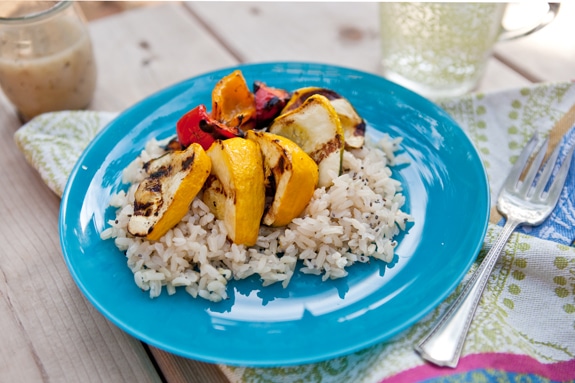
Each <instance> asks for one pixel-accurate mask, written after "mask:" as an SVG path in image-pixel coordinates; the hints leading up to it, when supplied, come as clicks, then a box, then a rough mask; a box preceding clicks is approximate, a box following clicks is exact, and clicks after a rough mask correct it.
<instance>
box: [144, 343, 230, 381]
mask: <svg viewBox="0 0 575 383" xmlns="http://www.w3.org/2000/svg"><path fill="white" fill-rule="evenodd" d="M150 351H151V353H152V355H153V356H154V358H155V360H156V363H157V364H158V366H159V367H160V369H161V370H162V374H163V375H164V377H165V378H166V380H167V381H168V382H170V383H227V382H228V379H227V378H226V376H225V375H224V373H223V372H222V370H220V367H219V366H218V365H216V364H211V363H204V362H199V361H197V360H192V359H186V358H182V357H179V356H176V355H173V354H170V353H167V352H165V351H162V350H160V349H157V348H154V347H150Z"/></svg>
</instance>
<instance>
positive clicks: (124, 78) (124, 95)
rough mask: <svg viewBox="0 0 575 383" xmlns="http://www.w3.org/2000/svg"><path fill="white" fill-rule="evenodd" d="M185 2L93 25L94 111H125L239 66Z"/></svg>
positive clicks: (107, 19)
mask: <svg viewBox="0 0 575 383" xmlns="http://www.w3.org/2000/svg"><path fill="white" fill-rule="evenodd" d="M193 21H194V20H193V19H192V18H191V17H190V15H189V14H188V13H187V11H186V9H185V8H183V7H182V6H181V4H179V3H164V4H159V5H151V6H147V7H143V8H139V9H134V10H131V11H128V12H124V13H121V14H118V15H114V16H110V17H108V18H104V19H98V20H95V21H94V22H92V23H90V29H91V32H92V40H93V43H94V50H95V51H96V56H97V67H98V89H97V94H96V97H95V99H94V101H93V103H92V105H91V107H90V108H91V109H96V110H122V109H125V108H127V107H129V106H131V105H133V104H134V103H135V102H137V101H139V100H141V99H143V98H145V97H147V96H149V95H150V94H152V93H154V92H156V91H158V90H160V89H162V88H164V87H166V86H169V85H172V84H174V83H177V82H180V81H183V80H185V79H187V78H189V77H192V76H195V75H198V74H201V73H204V72H208V71H211V70H215V69H218V68H221V67H226V66H230V65H234V64H236V63H237V61H236V60H235V58H234V57H233V56H232V55H231V54H230V53H229V52H228V51H226V50H225V49H224V48H223V47H222V46H221V45H220V44H219V43H218V42H217V40H215V39H214V37H213V36H211V35H210V34H209V33H208V32H207V31H206V30H205V29H204V28H203V27H202V26H201V25H200V24H199V23H197V22H193Z"/></svg>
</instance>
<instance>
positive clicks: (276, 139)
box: [247, 131, 318, 226]
mask: <svg viewBox="0 0 575 383" xmlns="http://www.w3.org/2000/svg"><path fill="white" fill-rule="evenodd" d="M247 138H248V139H249V140H252V141H255V142H257V143H258V144H259V147H260V150H261V152H262V156H263V164H264V174H265V176H266V178H270V177H271V178H272V180H273V182H271V185H270V186H271V187H270V189H271V191H272V194H273V201H272V203H271V205H270V206H269V207H268V209H267V211H266V213H265V215H264V217H263V220H262V221H263V223H264V224H266V225H269V226H285V225H287V224H288V223H290V222H291V221H292V220H293V219H294V218H296V217H298V216H299V215H300V214H301V213H302V212H303V211H304V209H305V207H306V206H307V204H308V203H309V201H310V199H311V197H312V196H313V193H314V191H315V188H316V186H317V181H318V168H317V164H316V163H315V162H314V160H312V159H311V157H310V156H308V155H307V154H306V153H305V152H304V151H303V150H301V148H300V147H299V146H297V145H296V144H295V143H294V142H293V141H291V140H289V139H287V138H285V137H282V136H278V135H275V134H271V133H265V132H254V131H249V132H248V133H247Z"/></svg>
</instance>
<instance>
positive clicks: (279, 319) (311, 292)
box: [60, 63, 489, 366]
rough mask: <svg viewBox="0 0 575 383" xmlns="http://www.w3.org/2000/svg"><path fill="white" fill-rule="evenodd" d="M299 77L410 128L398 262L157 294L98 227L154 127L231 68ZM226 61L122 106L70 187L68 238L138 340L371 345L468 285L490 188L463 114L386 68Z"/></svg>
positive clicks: (198, 344)
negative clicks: (338, 275) (218, 291)
mask: <svg viewBox="0 0 575 383" xmlns="http://www.w3.org/2000/svg"><path fill="white" fill-rule="evenodd" d="M237 68H239V69H241V70H242V72H243V74H244V76H245V78H246V80H247V81H248V84H251V83H252V82H253V81H254V80H260V81H264V82H265V83H267V84H268V85H270V86H273V87H279V88H285V89H288V90H294V89H296V88H299V87H303V86H320V87H327V88H331V89H333V90H335V91H336V92H338V93H340V94H341V95H343V96H344V97H346V98H347V99H348V100H350V101H351V103H352V104H353V105H354V106H355V107H356V109H357V110H358V112H359V113H360V114H361V115H362V116H363V117H364V118H365V119H366V120H367V122H368V134H369V135H371V136H372V137H375V138H377V137H378V136H381V135H382V134H383V133H388V134H390V135H391V136H392V137H398V136H401V137H403V143H402V144H401V151H402V154H403V155H405V156H407V157H408V158H409V160H410V163H409V164H408V165H403V166H401V167H398V168H396V169H394V176H395V177H396V178H397V179H399V180H400V181H401V182H402V183H403V185H404V188H405V195H406V197H407V204H406V206H405V210H406V211H407V212H408V213H410V214H412V215H413V217H414V219H415V222H414V223H413V225H411V226H410V227H409V230H408V232H407V233H405V234H402V235H401V236H400V237H399V241H400V244H399V246H398V247H397V252H396V254H397V255H396V257H395V260H394V262H392V263H391V264H385V263H383V262H380V261H373V262H371V263H369V264H357V265H354V266H353V267H351V268H350V269H349V271H350V273H349V276H348V277H346V278H343V279H340V280H335V281H327V282H324V283H322V282H321V280H320V278H318V277H314V276H309V275H300V274H296V275H295V276H294V278H293V279H292V281H291V283H290V285H289V286H288V288H286V289H283V288H282V287H281V286H279V285H277V286H276V285H273V286H269V287H262V286H261V284H260V282H259V281H258V280H257V279H256V278H251V279H247V280H243V281H237V282H236V281H234V282H231V283H230V285H229V286H228V292H229V295H230V299H229V300H227V301H224V302H220V303H211V302H208V301H205V300H203V299H193V298H192V297H191V296H189V295H188V294H187V293H186V292H185V291H183V290H180V291H178V292H177V293H176V294H175V295H173V296H168V295H167V293H166V292H165V291H164V292H163V293H162V295H161V296H160V297H158V298H156V299H150V298H149V296H148V293H147V292H142V291H141V290H139V289H138V287H137V286H136V285H135V283H134V280H133V276H132V273H131V271H130V270H129V269H128V267H127V266H126V260H125V256H124V254H123V253H122V252H120V251H118V249H117V248H116V247H115V246H114V243H113V241H112V240H108V241H102V240H101V239H100V233H101V232H102V231H103V230H104V229H105V227H106V222H107V221H108V220H109V219H113V218H114V216H115V213H114V209H110V208H108V200H109V197H110V195H111V194H112V193H116V192H117V191H118V190H120V189H122V188H125V187H126V185H122V183H121V173H122V170H123V169H124V168H125V167H126V166H127V165H128V164H129V163H130V162H131V161H132V160H133V159H134V158H135V157H136V156H137V155H138V153H139V152H140V151H141V150H142V149H143V147H144V145H145V143H146V142H147V141H148V140H150V139H151V138H154V137H156V138H165V137H168V136H171V135H174V134H175V123H176V121H177V120H178V119H179V117H180V116H181V115H182V114H183V113H184V112H186V111H188V110H189V109H191V108H192V107H195V106H196V105H197V104H199V103H204V104H206V105H211V90H212V88H213V86H214V84H215V83H216V82H217V81H218V80H219V79H220V78H222V77H223V76H224V75H226V74H228V73H230V72H231V71H232V70H234V69H237ZM237 68H227V69H223V70H219V71H216V72H212V73H208V74H205V75H202V76H198V77H195V78H192V79H190V80H187V81H184V82H182V83H179V84H176V85H174V86H171V87H169V88H167V89H165V90H163V91H161V92H159V93H157V94H155V95H153V96H151V97H149V98H147V99H145V100H143V101H142V102H140V103H138V104H136V105H135V106H133V107H132V108H130V109H128V110H127V111H125V112H124V113H122V114H121V115H120V116H119V117H118V118H117V119H115V120H114V121H113V122H111V123H110V124H109V125H108V126H107V127H106V128H104V130H103V131H102V132H100V134H99V135H98V136H97V137H96V138H95V139H94V140H93V141H92V142H91V144H90V145H89V147H88V148H87V149H86V150H85V152H84V153H83V155H82V156H81V158H80V159H79V161H78V163H77V164H76V167H75V168H74V170H73V172H72V174H71V177H70V179H69V182H68V185H67V187H66V190H65V192H64V196H63V198H62V207H61V213H60V241H61V245H62V250H63V253H64V257H65V259H66V262H67V265H68V267H69V269H70V272H71V274H72V276H73V278H74V279H75V281H76V283H77V285H78V287H79V288H80V290H81V291H82V292H83V293H84V295H85V296H86V297H87V298H88V300H89V301H90V302H91V303H92V304H93V305H94V306H95V307H96V308H97V309H98V310H99V311H100V312H101V313H102V314H103V315H104V316H105V317H106V318H108V319H109V320H110V321H112V323H114V324H116V325H117V326H118V327H120V328H121V329H123V330H124V331H126V332H128V333H129V334H131V335H133V336H135V337H136V338H139V339H140V340H142V341H144V342H145V343H148V344H150V345H153V346H155V347H158V348H161V349H164V350H166V351H169V352H172V353H175V354H178V355H181V356H184V357H189V358H193V359H198V360H203V361H208V362H217V363H225V364H233V365H249V366H277V365H293V364H302V363H309V362H317V361H320V360H324V359H329V358H334V357H337V356H341V355H344V354H348V353H351V352H354V351H358V350H361V349H363V348H366V347H368V346H370V345H373V344H376V343H378V342H382V341H385V340H386V339H388V338H390V337H391V336H393V335H395V334H397V333H399V332H400V331H402V330H405V329H407V328H408V327H410V326H411V325H413V324H414V323H415V322H417V321H418V320H419V319H421V318H422V317H423V316H425V315H426V314H427V313H429V312H430V311H431V310H432V309H433V308H434V307H436V306H437V305H438V304H439V303H440V302H441V301H442V300H444V299H445V298H446V297H447V295H448V294H449V293H450V292H451V291H452V290H453V289H454V288H455V287H456V286H457V285H458V283H459V282H460V281H461V279H462V278H463V276H464V275H465V273H466V272H467V270H468V269H469V268H470V266H471V264H472V262H473V260H474V259H475V257H476V256H477V254H478V252H479V250H480V248H481V245H482V241H483V237H484V235H485V232H486V229H487V222H488V214H489V192H488V184H487V177H486V173H485V170H484V168H483V165H482V163H481V161H480V158H479V156H478V154H477V152H476V150H475V148H474V147H473V145H472V143H471V142H470V141H469V139H468V138H467V136H466V135H465V133H464V132H463V131H462V130H461V129H460V127H459V126H458V125H457V124H456V123H455V122H454V121H453V120H452V119H451V118H450V117H449V116H448V115H447V114H446V113H445V112H444V111H443V110H441V109H440V108H438V107H437V106H436V105H434V104H432V103H431V102H429V101H428V100H426V99H424V98H422V97H420V96H418V95H416V94H415V93H412V92H410V91H408V90H406V89H404V88H402V87H400V86H398V85H395V84H393V83H391V82H389V81H386V80H385V79H383V78H381V77H378V76H375V75H372V74H368V73H363V72H359V71H355V70H350V69H346V68H340V67H334V66H327V65H321V64H308V63H265V64H257V65H244V66H240V67H237Z"/></svg>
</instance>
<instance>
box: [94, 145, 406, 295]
mask: <svg viewBox="0 0 575 383" xmlns="http://www.w3.org/2000/svg"><path fill="white" fill-rule="evenodd" d="M400 142H401V139H400V138H397V139H393V140H392V139H390V138H389V137H388V136H384V138H383V139H382V140H381V141H380V142H378V144H377V145H374V144H369V143H368V144H366V145H364V148H362V149H356V150H353V151H345V154H344V161H343V166H344V172H343V174H342V175H341V176H339V177H337V178H335V180H334V183H333V185H332V186H331V187H329V188H328V189H327V190H326V189H325V188H319V189H317V190H316V191H315V193H314V195H313V197H312V199H311V201H310V203H309V204H308V206H307V208H306V210H305V211H304V212H303V214H302V215H301V217H299V218H296V219H294V220H293V221H292V222H291V223H290V224H289V225H288V226H286V227H283V228H276V229H272V228H269V227H265V226H262V227H261V228H260V232H259V237H258V241H257V243H256V245H255V246H252V247H249V248H248V247H245V246H243V245H241V246H238V245H236V244H233V243H231V242H230V241H229V240H227V239H226V237H227V234H226V229H225V228H224V225H223V222H222V221H219V220H216V219H215V217H214V215H213V214H212V213H210V211H209V208H208V207H207V206H206V205H205V204H204V203H203V202H202V200H201V198H200V196H198V197H196V199H195V200H194V201H193V202H192V206H191V208H190V212H189V213H188V214H187V215H186V216H185V217H184V218H183V219H182V221H181V222H180V223H179V224H178V225H177V226H176V227H174V228H172V229H171V230H169V231H168V232H167V233H166V234H165V235H164V236H163V237H162V238H161V239H160V240H159V241H157V242H151V241H147V240H145V239H143V238H137V237H132V236H131V235H130V234H128V233H127V230H126V227H127V224H128V220H129V217H130V215H131V214H132V213H133V206H132V202H133V200H134V192H135V190H136V188H137V186H138V183H139V182H140V181H141V180H142V178H143V177H144V174H145V173H144V171H143V170H142V166H143V164H144V163H145V162H147V161H149V160H150V159H152V158H155V157H158V156H159V155H160V154H162V153H163V151H164V149H163V146H164V145H165V142H158V141H155V140H152V141H151V142H149V143H148V145H147V146H146V148H145V149H144V150H143V151H142V153H141V155H140V156H139V157H138V158H137V159H136V160H135V161H133V163H132V164H130V165H129V166H128V167H127V168H126V170H125V171H124V174H123V181H124V182H126V183H129V184H131V186H130V188H129V189H128V191H127V192H125V191H121V192H119V193H118V194H116V195H113V196H112V198H111V199H110V205H111V206H114V207H117V209H118V210H117V213H116V219H115V220H111V221H109V225H110V227H109V228H107V229H105V230H104V231H103V232H102V234H101V238H102V239H104V240H106V239H111V238H113V239H114V241H115V245H116V246H117V247H118V249H120V250H121V251H122V252H125V254H126V258H127V264H128V267H129V268H130V269H131V270H132V272H133V273H134V282H135V283H136V285H137V286H138V287H139V288H141V289H142V290H145V291H149V295H150V297H151V298H154V297H157V296H159V295H160V293H161V292H162V289H163V287H166V291H167V293H168V294H174V293H175V291H176V289H177V288H178V287H179V288H184V289H185V290H186V291H187V292H188V293H189V294H190V295H192V296H193V297H198V296H199V297H202V298H204V299H208V300H211V301H215V302H218V301H221V300H222V299H226V298H227V296H228V295H227V291H226V287H227V283H228V281H229V280H231V279H244V278H247V277H250V276H252V275H254V274H257V275H258V276H259V278H260V279H261V281H262V285H263V286H267V285H270V284H273V283H276V282H281V284H282V285H283V286H284V287H286V286H287V285H288V284H289V282H290V279H291V277H292V275H293V273H294V270H295V268H296V264H297V263H298V261H299V262H301V264H302V267H301V268H300V269H299V270H300V271H301V272H303V273H307V274H315V275H318V276H321V278H322V280H324V281H325V280H327V279H336V278H342V277H345V276H346V275H347V271H346V268H347V267H350V266H351V265H353V264H354V263H356V262H368V261H369V260H370V259H371V258H376V259H379V260H382V261H384V262H390V261H391V260H392V259H393V257H394V248H395V247H396V244H397V242H396V241H395V240H394V237H395V236H396V235H397V234H399V232H400V231H401V230H405V224H406V222H407V221H410V220H411V217H410V216H409V215H408V214H406V213H404V212H403V211H402V210H401V208H402V206H403V205H404V202H405V198H404V196H403V195H402V193H401V191H402V187H401V184H400V183H399V182H398V181H397V180H394V179H392V178H391V170H390V166H392V165H393V164H395V163H398V162H399V161H398V160H397V158H396V157H395V154H394V152H395V151H397V149H398V146H399V144H400Z"/></svg>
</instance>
